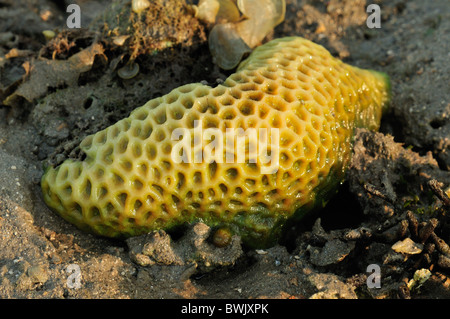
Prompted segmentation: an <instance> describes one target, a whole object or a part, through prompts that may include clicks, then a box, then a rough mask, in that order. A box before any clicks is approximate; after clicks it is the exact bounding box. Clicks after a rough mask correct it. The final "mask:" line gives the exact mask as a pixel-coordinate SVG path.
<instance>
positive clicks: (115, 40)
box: [112, 35, 130, 47]
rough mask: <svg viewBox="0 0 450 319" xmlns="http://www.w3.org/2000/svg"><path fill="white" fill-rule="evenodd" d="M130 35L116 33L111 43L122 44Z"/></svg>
mask: <svg viewBox="0 0 450 319" xmlns="http://www.w3.org/2000/svg"><path fill="white" fill-rule="evenodd" d="M129 37H130V35H118V36H116V37H113V38H112V39H113V43H114V44H115V45H117V46H119V47H120V46H122V45H124V43H125V41H126V40H127V39H128V38H129Z"/></svg>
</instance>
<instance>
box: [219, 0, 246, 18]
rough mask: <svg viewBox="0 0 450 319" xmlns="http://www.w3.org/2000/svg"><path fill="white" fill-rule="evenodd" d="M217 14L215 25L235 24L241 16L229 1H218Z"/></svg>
mask: <svg viewBox="0 0 450 319" xmlns="http://www.w3.org/2000/svg"><path fill="white" fill-rule="evenodd" d="M219 4H220V6H219V12H218V13H217V16H216V23H224V22H236V21H238V20H239V19H240V17H241V14H240V13H239V10H238V8H237V7H236V5H235V4H234V2H233V1H231V0H219Z"/></svg>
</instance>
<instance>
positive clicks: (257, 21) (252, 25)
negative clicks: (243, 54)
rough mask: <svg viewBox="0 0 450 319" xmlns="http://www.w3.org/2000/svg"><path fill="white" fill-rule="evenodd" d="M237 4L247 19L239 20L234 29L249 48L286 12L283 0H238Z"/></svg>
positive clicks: (258, 41)
mask: <svg viewBox="0 0 450 319" xmlns="http://www.w3.org/2000/svg"><path fill="white" fill-rule="evenodd" d="M237 4H238V7H239V10H240V11H241V12H242V13H243V14H244V15H245V16H246V17H247V18H248V19H247V20H244V21H242V22H239V23H238V24H237V27H236V30H237V32H238V33H239V35H240V36H241V38H242V39H243V40H244V41H245V43H246V44H247V45H248V46H249V47H250V48H254V47H255V46H257V45H258V44H260V43H261V41H262V40H263V39H264V38H265V37H266V36H267V34H269V32H270V31H271V30H273V28H275V27H276V26H277V25H278V24H280V23H281V22H282V21H283V20H284V16H285V13H286V3H285V1H284V0H238V2H237ZM261 17H264V19H261Z"/></svg>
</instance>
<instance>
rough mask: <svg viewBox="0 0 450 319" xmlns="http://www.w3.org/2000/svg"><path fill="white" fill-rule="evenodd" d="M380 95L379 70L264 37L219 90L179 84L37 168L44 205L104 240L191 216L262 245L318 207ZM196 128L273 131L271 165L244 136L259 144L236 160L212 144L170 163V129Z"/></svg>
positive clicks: (374, 119) (296, 41)
mask: <svg viewBox="0 0 450 319" xmlns="http://www.w3.org/2000/svg"><path fill="white" fill-rule="evenodd" d="M388 99H389V81H388V78H387V77H386V76H385V75H383V74H382V73H379V72H376V71H370V70H362V69H359V68H356V67H352V66H349V65H346V64H344V63H343V62H342V61H340V60H338V59H335V58H334V57H332V56H331V55H330V53H329V52H328V51H327V50H325V49H324V48H323V47H322V46H319V45H317V44H314V43H312V42H310V41H308V40H306V39H303V38H299V37H289V38H281V39H277V40H273V41H271V42H269V43H267V44H265V45H263V46H260V47H258V48H256V49H255V50H254V51H253V53H252V54H251V55H250V57H249V58H248V59H247V60H245V61H244V62H242V63H241V64H240V66H239V68H238V70H237V71H236V73H234V74H232V75H230V77H229V78H228V79H227V80H226V81H225V82H224V83H223V84H221V85H218V86H217V87H215V88H212V87H209V86H207V85H203V84H199V83H195V84H189V85H184V86H181V87H179V88H177V89H175V90H173V91H172V92H170V93H169V94H167V95H165V96H162V97H160V98H156V99H153V100H151V101H149V102H147V103H146V104H145V105H144V106H142V107H139V108H137V109H136V110H134V111H133V112H132V113H131V115H130V116H129V117H128V118H125V119H123V120H121V121H119V122H117V123H116V124H114V125H112V126H110V127H108V128H106V129H105V130H103V131H100V132H98V133H96V134H94V135H91V136H88V137H86V138H85V139H84V140H83V142H82V143H81V145H80V146H81V149H82V151H84V152H85V154H86V158H85V160H83V161H75V160H71V159H68V160H66V161H65V162H64V163H62V164H61V165H60V166H59V167H57V168H49V169H48V170H47V171H46V173H45V175H44V176H43V178H42V190H43V195H44V199H45V202H46V203H47V204H48V206H50V207H51V208H52V209H53V210H55V211H56V212H58V213H59V214H60V215H61V216H62V217H64V218H65V219H66V220H68V221H69V222H71V223H73V224H75V225H77V226H78V227H80V228H82V229H85V230H88V231H91V232H94V233H96V234H100V235H104V236H109V237H128V236H135V235H139V234H143V233H146V232H149V231H152V230H156V229H160V228H163V229H170V228H172V227H174V226H177V225H181V224H183V223H186V222H192V221H194V220H197V219H201V220H202V221H203V222H205V223H207V224H208V225H210V226H213V227H227V228H228V229H230V230H231V231H232V232H234V233H237V234H239V235H240V236H241V237H242V239H243V241H244V242H245V243H247V244H249V245H251V246H254V247H262V246H267V245H270V244H273V243H274V241H275V240H276V239H277V238H278V237H279V235H280V233H281V230H282V226H283V225H284V224H285V222H286V221H287V220H288V219H290V218H300V217H301V216H303V215H304V214H305V213H306V212H308V211H310V210H311V209H313V208H314V207H322V206H323V205H324V203H325V202H326V201H327V200H328V199H329V198H330V197H331V196H332V195H333V194H334V193H335V191H336V189H337V186H338V185H339V184H340V183H341V182H342V180H343V178H344V171H345V169H346V167H347V165H348V163H349V159H350V156H351V147H352V137H353V133H354V129H355V127H367V128H369V129H378V126H379V123H380V118H381V114H382V110H383V109H384V108H385V107H386V104H387V102H388ZM196 123H197V124H196ZM198 123H200V124H198ZM196 125H197V126H196ZM199 126H201V127H199ZM201 128H202V129H203V132H205V131H206V130H207V129H208V128H214V129H216V130H219V131H221V132H223V133H224V135H223V136H224V138H226V137H225V132H227V129H229V130H230V129H235V130H238V129H239V128H240V129H242V130H243V131H245V132H248V131H249V130H250V129H255V131H256V132H258V134H260V133H259V132H261V130H259V129H267V130H268V129H274V130H276V132H277V133H278V134H277V135H272V136H271V137H270V139H271V141H270V143H269V144H268V145H269V146H268V148H267V149H266V151H268V152H266V155H267V154H271V155H272V163H277V167H276V169H273V170H271V171H264V168H267V165H268V164H267V163H265V159H264V156H261V153H258V156H257V158H256V160H254V161H251V160H250V159H251V158H250V156H249V154H250V147H249V145H250V144H251V143H252V141H251V140H252V139H258V138H261V136H256V137H255V136H252V135H251V134H248V136H246V138H247V139H246V140H245V141H246V142H245V146H246V147H245V151H244V152H245V160H243V161H237V160H236V158H237V156H236V154H234V157H233V158H232V159H234V160H231V161H230V160H227V159H226V158H227V155H229V152H230V150H229V149H228V148H227V147H223V148H216V154H215V155H216V156H215V157H214V159H215V160H211V159H209V160H208V159H205V158H204V159H203V160H201V161H195V160H192V158H193V157H191V156H189V155H192V154H193V155H195V156H196V154H194V153H195V152H196V151H195V147H194V150H192V153H189V152H186V153H184V155H187V156H186V157H187V158H190V159H191V160H190V161H186V160H183V161H176V160H175V161H174V156H173V153H174V152H173V151H174V149H175V148H176V146H177V147H178V146H180V144H179V143H180V136H178V138H174V132H177V131H180V129H181V132H186V133H187V134H188V135H189V136H188V137H192V139H188V141H193V140H194V139H195V136H194V131H195V130H196V129H197V130H198V129H201ZM268 132H269V134H270V130H268ZM175 135H176V134H175ZM274 136H277V137H278V138H277V139H275V138H274ZM185 137H186V136H185ZM253 142H254V141H253ZM189 144H191V143H189ZM208 145H210V144H208V143H203V151H204V150H205V149H206V147H208ZM217 145H218V144H217ZM223 145H226V143H225V141H223ZM185 146H186V145H185ZM187 146H189V145H187ZM275 146H276V147H275ZM271 147H272V149H270V148H271ZM178 148H179V147H178ZM183 150H185V149H184V148H179V149H177V150H176V152H175V153H177V152H179V151H183ZM197 151H198V150H197ZM200 151H202V149H200ZM219 151H220V152H221V153H220V154H219ZM274 154H276V158H274V156H273V155H274ZM197 155H198V154H197ZM237 155H239V154H237ZM241 155H242V154H241ZM195 156H194V157H195ZM266 157H267V156H266ZM184 159H186V158H184Z"/></svg>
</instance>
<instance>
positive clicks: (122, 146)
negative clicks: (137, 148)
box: [117, 136, 129, 153]
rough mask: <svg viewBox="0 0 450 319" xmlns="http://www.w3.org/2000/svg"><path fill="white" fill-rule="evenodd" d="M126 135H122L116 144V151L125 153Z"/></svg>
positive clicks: (126, 145)
mask: <svg viewBox="0 0 450 319" xmlns="http://www.w3.org/2000/svg"><path fill="white" fill-rule="evenodd" d="M128 142H129V140H128V137H126V136H124V137H123V138H122V139H121V140H120V141H119V143H118V144H117V146H118V149H117V150H118V152H119V153H125V152H126V151H127V147H128Z"/></svg>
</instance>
